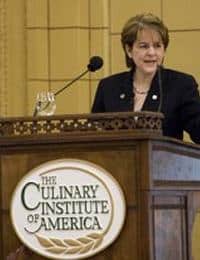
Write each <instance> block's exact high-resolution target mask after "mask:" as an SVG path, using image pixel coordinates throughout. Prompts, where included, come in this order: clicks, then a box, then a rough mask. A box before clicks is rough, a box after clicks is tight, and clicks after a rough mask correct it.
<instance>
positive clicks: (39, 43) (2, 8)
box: [0, 0, 200, 116]
mask: <svg viewBox="0 0 200 260" xmlns="http://www.w3.org/2000/svg"><path fill="white" fill-rule="evenodd" d="M199 8H200V2H199V1H198V0H190V1H189V0H176V1H167V0H153V1H149V0H140V1H134V0H123V1H122V0H15V1H13V0H0V19H1V23H0V24H1V25H0V34H1V37H0V44H1V48H0V64H1V65H3V66H0V114H1V115H2V116H21V115H32V113H33V108H34V105H35V98H36V93H37V92H39V91H41V90H45V89H48V90H52V91H54V92H55V91H57V90H59V89H60V88H62V87H63V86H65V84H67V83H68V82H69V81H70V80H72V79H73V78H74V77H76V76H77V75H78V74H79V73H81V72H83V71H84V70H85V69H86V65H87V64H88V61H89V57H91V56H92V55H100V56H102V57H103V59H104V67H103V69H101V70H100V71H98V72H95V73H91V74H88V75H87V76H85V77H84V78H83V79H82V80H80V81H78V82H77V83H76V84H74V85H73V86H72V87H70V88H69V89H67V90H65V91H64V92H63V93H62V94H60V95H59V96H57V98H56V103H57V110H56V113H57V114H65V113H84V112H89V111H90V108H91V104H92V100H93V97H94V93H95V90H96V85H97V83H98V80H99V79H100V78H102V77H104V76H106V75H109V74H111V73H115V72H118V71H121V70H124V69H126V67H125V64H124V54H123V51H122V48H121V43H120V31H121V28H122V26H123V24H124V23H125V21H126V20H127V19H128V18H129V17H130V16H133V15H135V14H137V13H141V12H153V13H155V14H156V15H158V16H159V17H161V18H162V19H163V20H164V22H165V23H166V24H167V25H168V27H169V30H170V45H169V49H168V52H167V56H166V60H165V65H166V66H169V67H172V68H174V69H178V70H182V71H185V72H188V73H191V74H193V75H194V76H195V77H196V79H197V80H198V81H199V82H200V73H199V71H198V69H199V67H200V59H199V58H198V55H197V54H198V47H199V46H200V19H199V18H198V17H199V16H198V10H199Z"/></svg>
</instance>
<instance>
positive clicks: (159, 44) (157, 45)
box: [154, 43, 162, 48]
mask: <svg viewBox="0 0 200 260" xmlns="http://www.w3.org/2000/svg"><path fill="white" fill-rule="evenodd" d="M154 47H155V48H161V47H162V44H161V43H156V44H155V46H154Z"/></svg>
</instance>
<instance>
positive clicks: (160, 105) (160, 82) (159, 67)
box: [158, 66, 163, 112]
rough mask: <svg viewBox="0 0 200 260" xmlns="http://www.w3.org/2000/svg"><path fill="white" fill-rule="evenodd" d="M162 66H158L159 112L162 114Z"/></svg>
mask: <svg viewBox="0 0 200 260" xmlns="http://www.w3.org/2000/svg"><path fill="white" fill-rule="evenodd" d="M161 70H162V66H158V86H159V92H160V102H159V106H158V112H161V108H162V102H163V86H162V75H161Z"/></svg>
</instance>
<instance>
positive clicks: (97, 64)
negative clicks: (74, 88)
mask: <svg viewBox="0 0 200 260" xmlns="http://www.w3.org/2000/svg"><path fill="white" fill-rule="evenodd" d="M102 66H103V59H102V58H101V57H99V56H93V57H91V58H90V63H89V64H88V65H87V70H85V71H84V72H83V73H81V74H80V75H79V76H77V77H76V78H75V79H73V80H72V81H70V82H69V83H68V84H67V85H65V86H64V87H63V88H61V89H60V90H58V91H57V92H55V93H54V95H55V96H57V95H58V94H60V93H61V92H62V91H63V90H65V89H66V88H68V87H69V86H71V85H72V84H73V83H74V82H75V81H77V80H79V79H80V78H82V77H83V76H84V75H85V74H86V73H88V72H89V71H91V72H94V71H96V70H99V69H100V68H101V67H102Z"/></svg>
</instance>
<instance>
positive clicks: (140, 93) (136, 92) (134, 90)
mask: <svg viewBox="0 0 200 260" xmlns="http://www.w3.org/2000/svg"><path fill="white" fill-rule="evenodd" d="M133 92H134V93H135V94H139V95H146V94H147V93H148V92H149V89H148V90H146V91H140V90H138V89H137V88H136V87H135V86H134V87H133Z"/></svg>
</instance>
